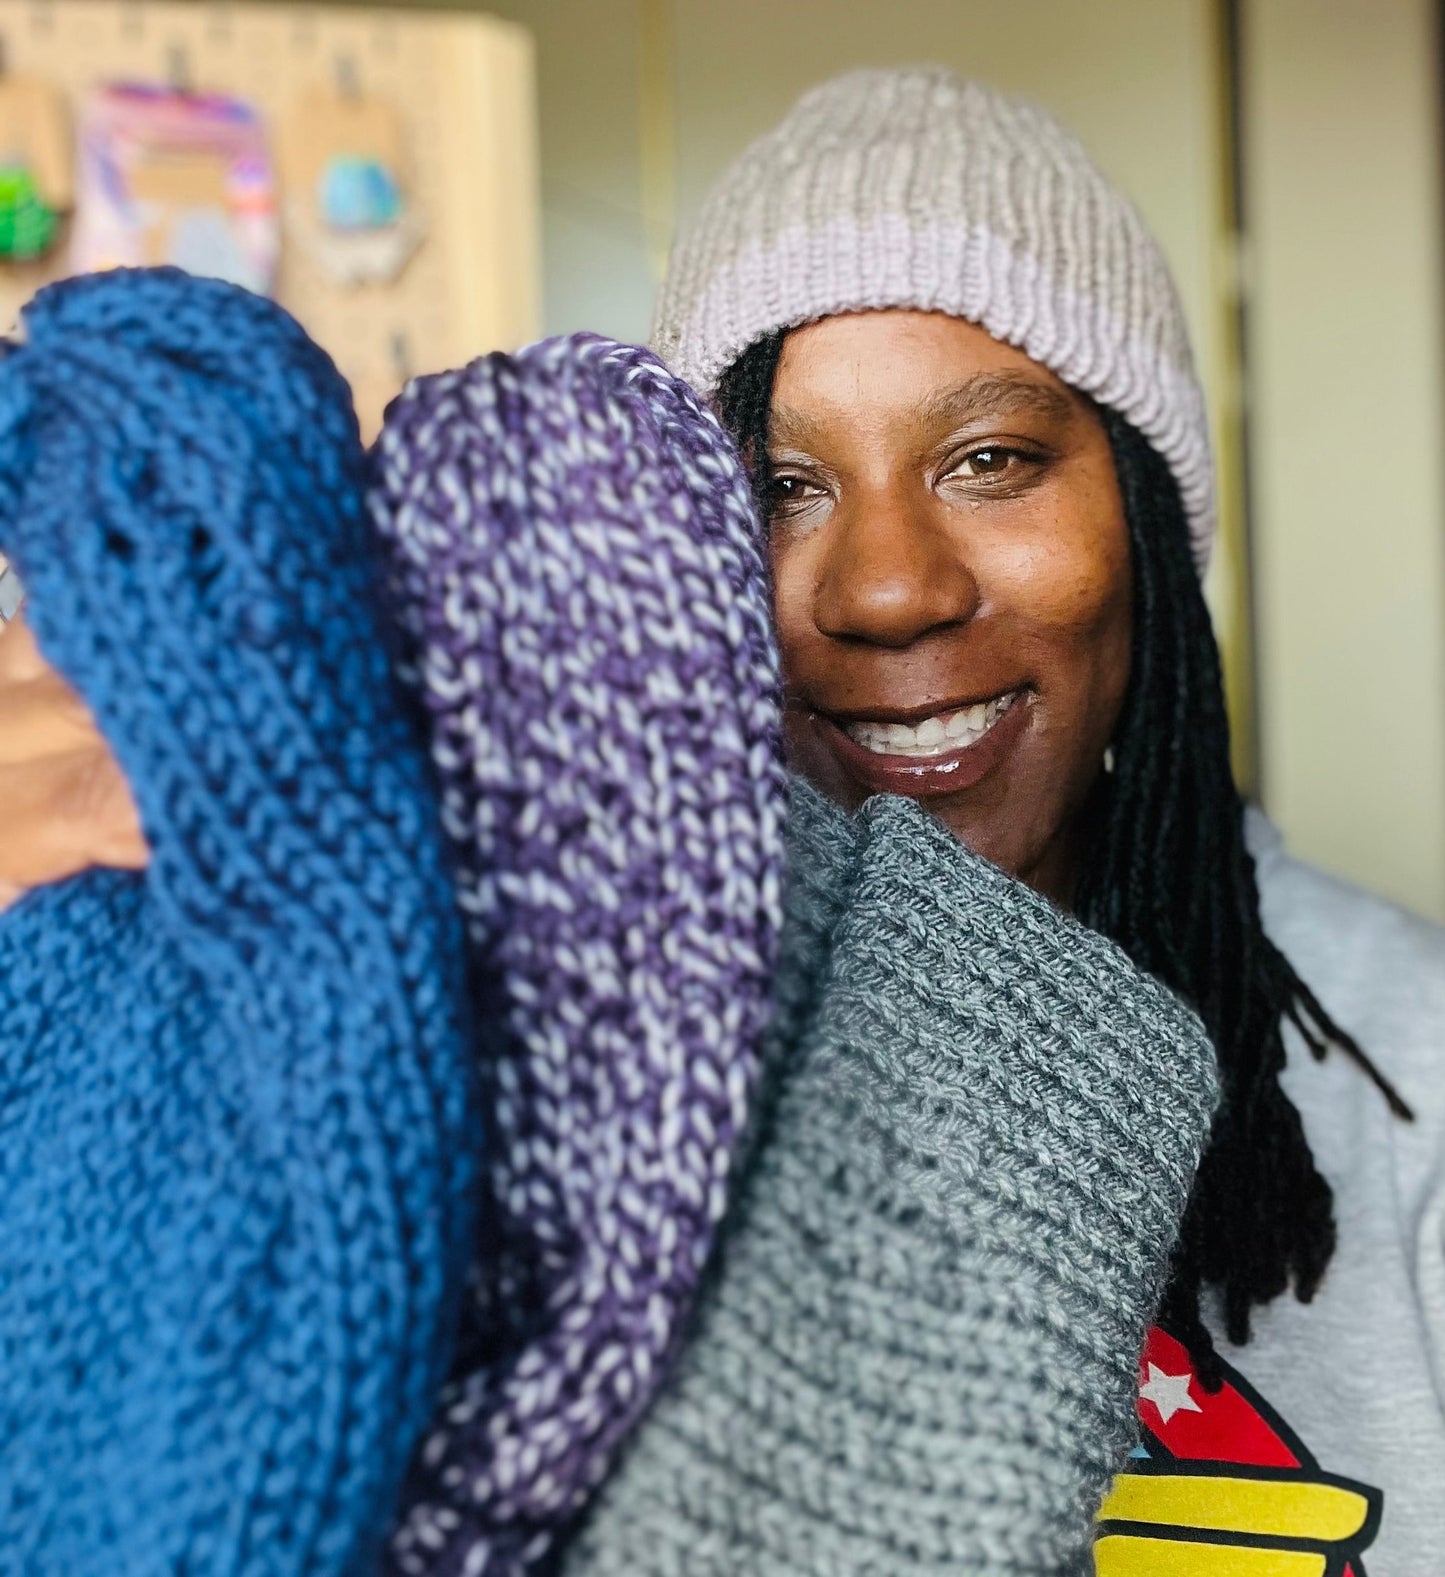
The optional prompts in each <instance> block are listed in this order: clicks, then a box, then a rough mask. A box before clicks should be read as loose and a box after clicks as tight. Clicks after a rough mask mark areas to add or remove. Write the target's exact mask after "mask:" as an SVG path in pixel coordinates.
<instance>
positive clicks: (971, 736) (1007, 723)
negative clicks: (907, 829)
mask: <svg viewBox="0 0 1445 1577" xmlns="http://www.w3.org/2000/svg"><path fill="white" fill-rule="evenodd" d="M1029 699H1030V692H1029V691H1028V690H1027V689H1018V690H1008V691H1005V692H1004V693H1002V694H1000V695H996V696H994V697H993V698H992V699H990V700H987V701H977V702H973V703H972V704H970V705H967V706H958V707H951V708H947V709H944V710H941V711H939V712H936V713H934V714H933V715H932V716H931V717H925V718H923V719H922V720H921V721H919V722H916V723H899V722H893V721H888V720H885V719H882V718H876V719H875V718H868V717H854V718H849V719H847V720H843V719H836V718H831V717H828V716H826V715H825V714H821V713H820V714H818V721H819V722H820V723H821V724H822V725H823V728H824V731H825V734H826V736H827V738H828V741H829V743H830V745H831V746H832V748H833V752H834V754H835V755H836V756H837V758H838V759H839V761H840V763H841V764H842V765H843V766H844V767H845V768H846V769H847V771H848V773H849V775H850V776H851V777H852V778H854V779H855V780H857V781H858V782H859V784H860V785H861V786H862V787H863V788H864V789H865V791H866V792H868V793H873V794H902V795H905V796H906V797H908V798H910V799H920V798H926V797H928V796H930V795H934V794H953V793H957V792H959V791H960V790H961V789H966V788H971V787H972V786H973V785H974V784H975V783H977V782H978V781H979V779H980V778H982V777H984V776H985V775H986V774H987V773H988V772H990V771H992V770H993V768H994V767H995V766H996V765H997V764H998V763H999V762H1000V761H1001V760H1002V759H1003V757H1004V756H1005V755H1007V754H1008V752H1009V751H1010V750H1011V749H1012V747H1013V746H1014V744H1015V743H1017V741H1018V739H1019V738H1020V737H1021V736H1022V734H1023V732H1024V729H1025V728H1026V726H1027V721H1028V712H1029V704H1028V703H1029Z"/></svg>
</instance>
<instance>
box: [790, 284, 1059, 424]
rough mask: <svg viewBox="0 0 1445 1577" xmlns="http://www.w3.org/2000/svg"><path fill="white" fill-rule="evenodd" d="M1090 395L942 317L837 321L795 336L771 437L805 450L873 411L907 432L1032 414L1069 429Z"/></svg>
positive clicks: (843, 317)
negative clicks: (823, 432) (901, 421)
mask: <svg viewBox="0 0 1445 1577" xmlns="http://www.w3.org/2000/svg"><path fill="white" fill-rule="evenodd" d="M1082 404H1084V400H1083V397H1082V396H1081V395H1079V394H1078V393H1077V392H1076V391H1074V390H1073V389H1071V388H1069V386H1068V385H1067V384H1065V383H1063V382H1062V381H1061V380H1060V379H1059V378H1058V377H1057V376H1056V375H1055V374H1054V373H1052V372H1050V371H1049V370H1048V369H1047V368H1046V367H1043V366H1041V365H1040V364H1039V363H1038V362H1036V361H1033V360H1032V359H1031V358H1030V357H1028V356H1027V355H1025V354H1024V353H1023V352H1022V351H1021V350H1018V349H1017V348H1016V347H1014V346H1012V345H1007V344H1005V343H1003V342H1002V341H1001V340H997V339H995V338H993V336H992V335H990V334H989V333H988V332H987V330H985V329H982V328H980V327H979V326H978V325H976V324H973V323H969V322H966V321H965V320H963V319H961V318H951V317H947V316H945V315H943V314H941V313H931V312H911V311H887V312H865V313H849V314H840V315H839V316H837V317H832V318H825V319H822V320H821V321H819V322H817V323H810V324H808V325H806V326H805V327H803V328H800V329H796V330H794V331H793V332H792V333H791V334H789V336H788V338H787V340H786V341H785V342H784V345H783V351H782V356H781V358H780V360H779V364H778V373H777V378H776V381H775V384H774V398H773V411H772V418H771V428H772V433H773V435H774V437H775V438H777V439H779V440H792V441H797V442H803V441H805V440H806V439H807V438H808V437H810V436H816V434H817V431H818V429H819V428H820V427H823V426H830V425H832V424H833V423H834V422H835V421H837V420H839V419H843V420H846V419H848V418H849V417H859V416H863V415H866V414H868V413H872V414H876V415H883V414H887V415H888V416H889V417H890V418H893V419H896V418H899V417H903V418H906V419H907V420H908V421H909V423H910V425H917V426H924V427H941V426H951V425H957V424H959V423H961V422H966V421H973V420H983V419H1002V418H1007V417H1018V416H1022V415H1033V416H1038V417H1043V418H1045V419H1047V420H1052V421H1065V420H1068V419H1069V417H1070V416H1072V415H1073V414H1074V413H1075V412H1076V411H1077V410H1078V409H1079V408H1080V406H1081V405H1082Z"/></svg>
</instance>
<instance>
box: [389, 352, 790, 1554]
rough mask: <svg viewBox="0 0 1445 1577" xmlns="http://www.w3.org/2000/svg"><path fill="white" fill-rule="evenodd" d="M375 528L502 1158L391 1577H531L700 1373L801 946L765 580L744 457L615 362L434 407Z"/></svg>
mask: <svg viewBox="0 0 1445 1577" xmlns="http://www.w3.org/2000/svg"><path fill="white" fill-rule="evenodd" d="M374 466H375V473H374V474H375V480H374V485H373V492H372V499H371V503H372V513H373V518H374V519H375V521H376V523H377V526H378V528H379V532H380V535H381V537H382V539H383V551H384V553H385V555H386V557H387V559H388V560H389V573H390V577H391V581H392V593H393V602H394V603H395V605H396V608H397V611H398V614H399V617H400V620H401V622H402V625H403V629H404V635H405V638H406V639H407V641H408V642H409V643H410V648H411V649H410V652H409V653H408V654H407V657H406V661H407V663H408V665H409V667H410V676H411V677H412V679H413V680H414V681H415V682H416V683H417V684H418V685H419V687H420V689H421V691H422V693H423V695H424V698H425V701H426V704H427V706H428V708H429V711H430V713H431V717H432V740H433V756H434V760H435V763H436V765H437V767H438V769H439V772H440V777H441V787H442V793H443V814H444V818H445V823H446V827H447V831H448V833H449V835H450V838H451V840H452V842H453V844H454V846H455V849H456V853H457V860H458V864H459V892H460V895H461V902H462V905H463V908H464V909H465V911H466V914H467V918H468V921H469V925H470V932H471V938H472V942H473V946H474V960H475V963H476V966H477V976H478V989H479V991H480V993H481V996H482V1002H481V1006H482V1018H483V1021H484V1022H486V1023H488V1024H490V1025H492V1026H493V1041H492V1043H491V1044H489V1045H487V1046H485V1047H484V1048H483V1085H484V1089H485V1099H486V1103H487V1108H488V1118H489V1122H490V1129H491V1131H490V1132H489V1134H488V1145H487V1154H488V1157H489V1158H490V1161H491V1166H490V1175H489V1188H488V1190H487V1193H488V1196H489V1197H487V1198H486V1200H485V1201H484V1205H483V1209H484V1214H485V1217H486V1220H485V1226H484V1234H483V1241H482V1242H481V1244H480V1245H479V1250H478V1266H479V1271H478V1274H477V1276H476V1278H475V1285H474V1290H473V1296H472V1300H471V1306H470V1308H469V1310H468V1317H467V1319H466V1320H465V1322H464V1336H463V1346H462V1353H461V1359H460V1361H459V1364H458V1367H457V1369H456V1371H455V1377H454V1380H453V1383H452V1384H451V1386H450V1387H449V1389H448V1391H447V1393H446V1395H445V1397H444V1399H443V1402H442V1406H441V1408H440V1411H439V1413H438V1416H437V1420H436V1423H435V1427H434V1429H433V1431H432V1433H431V1435H430V1437H429V1438H428V1439H426V1440H425V1441H424V1442H423V1446H422V1449H421V1451H420V1453H419V1456H418V1458H417V1461H416V1464H415V1467H414V1471H413V1476H412V1482H411V1485H410V1487H409V1491H408V1500H407V1506H406V1508H405V1509H404V1513H403V1517H402V1521H401V1524H400V1527H399V1531H398V1533H397V1535H396V1538H395V1539H394V1541H393V1546H392V1555H391V1569H392V1570H394V1571H397V1572H402V1573H407V1574H413V1573H427V1574H429V1577H462V1574H465V1577H482V1574H488V1577H490V1574H495V1573H503V1572H508V1573H510V1572H519V1571H524V1570H526V1569H527V1567H528V1566H529V1565H531V1564H532V1563H533V1562H535V1561H537V1560H539V1559H541V1558H542V1557H543V1556H544V1555H545V1554H546V1552H547V1551H548V1549H549V1548H550V1547H551V1546H552V1544H553V1542H554V1540H555V1536H556V1534H557V1533H558V1532H559V1531H561V1529H562V1528H564V1527H565V1526H566V1524H567V1522H568V1521H569V1519H571V1518H572V1517H573V1516H574V1515H575V1514H576V1513H577V1512H578V1511H579V1510H580V1509H581V1507H582V1506H583V1505H584V1503H585V1502H586V1500H587V1498H588V1497H589V1495H590V1493H591V1492H592V1490H594V1489H595V1488H596V1486H597V1485H598V1484H599V1483H600V1482H601V1480H602V1478H603V1476H604V1475H605V1473H606V1470H607V1469H608V1467H609V1466H610V1465H611V1462H612V1459H613V1456H614V1455H615V1452H616V1449H617V1447H618V1445H619V1444H620V1443H621V1441H622V1439H623V1438H624V1437H625V1436H626V1435H627V1433H628V1432H629V1431H630V1429H631V1428H632V1426H633V1424H634V1423H635V1422H636V1421H637V1419H638V1418H639V1417H640V1416H641V1414H642V1412H643V1411H644V1409H645V1407H646V1405H647V1403H648V1402H649V1400H650V1399H651V1397H652V1394H653V1392H654V1390H655V1389H656V1387H657V1385H658V1383H659V1381H660V1380H661V1378H662V1375H663V1373H664V1371H665V1369H666V1367H667V1364H668V1361H669V1359H670V1358H671V1356H672V1353H673V1350H674V1348H675V1345H676V1341H677V1338H678V1335H679V1330H680V1327H681V1325H682V1322H683V1320H684V1317H685V1316H686V1314H687V1312H688V1310H689V1308H690V1306H691V1303H692V1300H693V1296H694V1293H695V1291H696V1288H697V1283H698V1279H699V1275H700V1272H701V1270H702V1267H703V1264H704V1261H705V1260H706V1258H707V1255H708V1251H709V1249H710V1247H711V1244H712V1240H713V1236H714V1229H715V1227H716V1225H717V1223H718V1221H719V1219H720V1217H721V1215H722V1213H723V1209H724V1205H725V1203H726V1199H727V1193H728V1187H729V1181H730V1176H731V1173H732V1171H733V1166H734V1158H735V1153H736V1151H737V1149H738V1146H739V1143H740V1140H741V1138H742V1136H743V1131H744V1128H745V1125H746V1124H747V1121H748V1117H749V1112H750V1103H751V1099H752V1095H753V1091H754V1086H755V1083H756V1079H757V1073H758V1053H759V1046H760V1041H761V1037H762V1032H763V1029H764V1027H765V1024H766V1021H767V1018H768V1012H769V1000H770V990H771V982H772V969H773V965H774V961H775V957H776V950H777V941H778V931H779V927H780V923H781V919H780V903H781V893H780V889H781V879H782V862H783V842H782V840H783V826H784V819H785V783H784V777H783V771H782V766H781V739H780V695H779V679H778V667H777V657H776V650H775V646H774V642H773V636H772V633H771V625H770V615H769V606H768V594H767V580H766V575H765V573H764V568H763V562H762V558H761V554H760V549H759V538H758V531H757V525H756V519H755V515H754V512H753V505H752V500H751V496H750V493H749V489H748V485H747V481H746V478H745V476H744V474H743V470H742V467H741V464H740V462H739V460H738V458H737V456H736V454H735V452H734V451H733V449H732V447H731V445H730V443H729V441H728V439H727V437H726V435H725V434H724V432H723V431H722V429H721V428H720V427H719V426H718V424H717V422H716V421H715V420H714V419H713V417H712V416H711V415H710V414H709V413H708V412H707V411H706V410H705V409H704V408H703V407H702V406H701V404H700V403H699V402H698V400H697V399H696V397H695V396H694V395H693V393H692V391H691V390H690V389H688V388H687V387H686V385H684V384H683V383H682V382H681V381H680V380H679V379H677V378H676V377H674V376H673V375H672V374H671V373H669V372H668V371H667V369H666V368H665V367H663V366H662V364H661V363H660V362H658V361H657V359H656V358H655V357H654V356H652V355H651V354H650V353H649V352H647V351H643V350H637V349H634V348H632V347H625V346H620V345H616V344H614V343H612V342H611V341H608V340H603V339H600V338H596V337H593V336H578V337H576V338H572V339H563V340H553V341H549V342H546V343H543V344H541V345H537V346H534V347H532V348H530V349H528V350H526V351H523V352H521V353H520V354H519V355H516V356H502V355H497V356H490V357H487V358H485V359H483V360H480V361H477V362H475V363H473V364H472V365H471V366H469V367H467V368H465V369H464V370H462V371H459V372H449V373H445V374H442V375H440V376H437V377H430V378H423V379H420V380H418V381H416V382H414V383H413V384H412V385H410V387H409V388H408V390H407V392H406V393H405V394H404V395H403V396H402V397H401V398H400V399H399V400H397V401H396V402H395V403H394V404H393V405H392V407H391V409H390V410H389V412H388V413H387V418H386V423H385V426H384V429H383V432H382V436H381V438H380V441H379V444H378V447H377V450H376V453H375V456H374Z"/></svg>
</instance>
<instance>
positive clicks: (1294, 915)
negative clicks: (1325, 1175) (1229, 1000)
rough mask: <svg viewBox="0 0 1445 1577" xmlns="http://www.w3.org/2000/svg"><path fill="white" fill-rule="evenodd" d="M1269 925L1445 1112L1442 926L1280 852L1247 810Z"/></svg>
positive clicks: (1340, 1011)
mask: <svg viewBox="0 0 1445 1577" xmlns="http://www.w3.org/2000/svg"><path fill="white" fill-rule="evenodd" d="M1250 844H1251V847H1252V848H1253V849H1254V852H1255V858H1256V863H1257V869H1258V875H1259V889H1260V903H1261V908H1262V912H1263V916H1264V925H1265V930H1266V931H1267V932H1268V933H1269V935H1270V938H1271V939H1272V940H1273V941H1274V942H1275V944H1276V945H1277V946H1278V947H1279V948H1280V950H1281V951H1282V952H1283V953H1284V955H1285V956H1286V957H1287V958H1288V959H1289V961H1290V962H1291V963H1292V964H1293V965H1294V967H1295V969H1296V970H1297V971H1298V972H1299V975H1300V977H1301V978H1302V979H1303V980H1304V982H1305V983H1306V985H1308V986H1309V987H1310V989H1311V990H1312V991H1314V992H1315V994H1316V995H1317V996H1318V997H1319V998H1320V1000H1321V1002H1323V1003H1324V1005H1325V1006H1326V1007H1327V1008H1328V1009H1329V1011H1330V1012H1331V1014H1332V1015H1334V1017H1335V1018H1336V1019H1337V1020H1338V1022H1339V1023H1340V1025H1341V1027H1342V1028H1344V1029H1347V1030H1349V1031H1350V1033H1351V1034H1353V1035H1354V1036H1355V1037H1356V1038H1357V1039H1358V1040H1359V1041H1360V1043H1361V1044H1362V1045H1364V1046H1366V1047H1367V1048H1368V1049H1369V1052H1370V1055H1371V1056H1372V1057H1373V1058H1375V1060H1376V1061H1377V1063H1378V1064H1379V1065H1380V1067H1381V1070H1382V1071H1383V1072H1384V1073H1386V1075H1387V1076H1388V1077H1390V1078H1392V1079H1393V1080H1395V1081H1396V1082H1397V1083H1398V1084H1399V1085H1400V1087H1401V1093H1402V1094H1403V1095H1404V1096H1405V1098H1406V1099H1407V1100H1409V1101H1411V1102H1412V1104H1417V1105H1423V1106H1426V1107H1439V1108H1440V1109H1441V1111H1442V1112H1445V927H1441V926H1439V925H1436V924H1434V923H1433V922H1432V921H1429V920H1426V919H1423V918H1422V917H1421V916H1419V915H1415V914H1411V913H1410V912H1409V911H1408V910H1405V909H1402V908H1400V907H1399V906H1398V905H1396V904H1392V903H1390V902H1388V901H1387V900H1386V899H1383V898H1379V897H1376V896H1375V895H1374V894H1372V893H1367V892H1365V891H1363V890H1362V889H1361V888H1358V887H1355V886H1353V885H1352V884H1351V883H1349V882H1346V881H1342V880H1340V879H1339V878H1338V877H1335V876H1330V875H1328V874H1327V873H1326V872H1324V871H1321V870H1317V869H1316V868H1315V867H1314V866H1311V865H1307V864H1305V863H1304V862H1303V861H1301V860H1296V859H1294V858H1293V857H1292V856H1290V855H1289V854H1288V853H1286V852H1285V850H1284V847H1283V845H1282V843H1281V841H1280V838H1279V835H1278V833H1276V832H1275V831H1274V829H1273V828H1271V827H1270V826H1269V825H1268V823H1266V822H1264V821H1263V818H1261V817H1251V825H1250Z"/></svg>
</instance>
